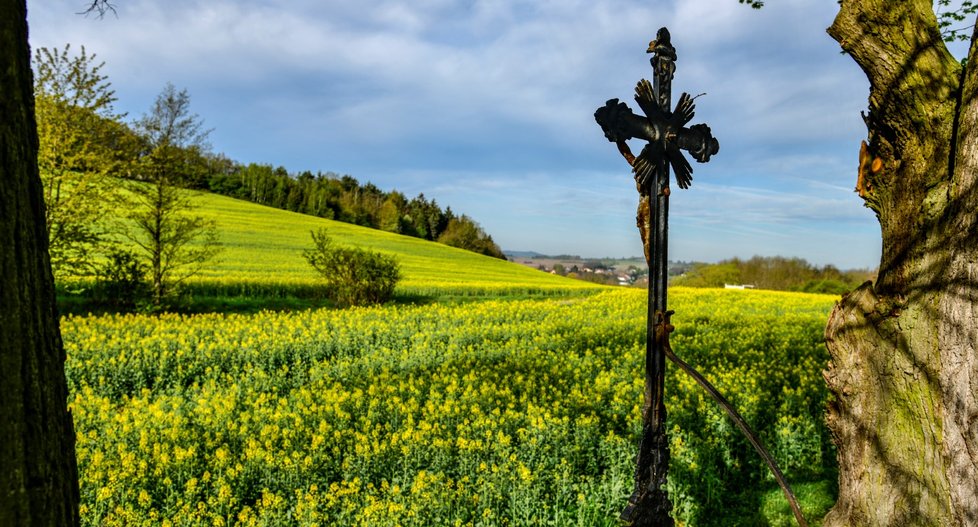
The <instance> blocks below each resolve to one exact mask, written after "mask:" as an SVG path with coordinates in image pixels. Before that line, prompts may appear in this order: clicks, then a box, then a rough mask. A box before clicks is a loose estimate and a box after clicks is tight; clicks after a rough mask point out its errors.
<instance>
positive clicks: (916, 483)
mask: <svg viewBox="0 0 978 527" xmlns="http://www.w3.org/2000/svg"><path fill="white" fill-rule="evenodd" d="M829 34H830V35H831V36H832V37H833V38H835V39H836V40H837V41H838V42H839V44H840V45H841V46H842V49H843V50H844V51H845V52H847V53H848V54H849V55H850V56H852V58H853V59H854V60H855V61H856V63H857V64H859V66H860V67H861V68H862V69H863V71H864V72H865V73H866V76H867V77H868V79H869V82H870V95H869V113H868V115H867V116H866V124H867V128H868V145H867V146H866V147H865V148H864V149H863V151H862V153H861V155H860V169H859V181H858V183H857V190H858V191H859V193H860V196H862V197H863V199H864V200H865V201H866V205H867V206H868V207H870V208H871V209H872V210H873V211H875V212H876V215H877V217H878V219H879V223H880V230H881V235H882V242H883V251H882V261H881V262H880V273H879V277H878V279H877V282H876V284H871V283H867V284H864V285H863V286H862V287H860V288H859V289H857V290H856V291H854V292H853V293H850V294H849V295H847V296H846V297H844V298H843V300H842V301H841V302H840V303H839V305H838V306H836V308H835V310H834V311H833V313H832V315H831V317H830V319H829V324H828V327H827V328H826V339H827V342H828V348H829V352H830V353H831V356H832V362H831V363H830V365H829V369H828V370H827V371H826V372H825V378H826V381H827V382H828V385H829V388H830V389H831V390H832V392H833V393H834V395H835V400H834V401H833V403H832V404H831V405H830V408H829V414H828V421H829V427H830V428H831V430H832V432H833V434H834V436H835V440H836V444H837V446H838V456H839V500H838V502H837V503H836V505H835V507H834V508H833V509H832V511H831V512H830V513H829V515H828V516H827V517H826V520H825V525H826V526H843V525H846V526H848V525H853V526H858V525H887V526H890V525H892V526H897V525H900V526H912V525H933V526H964V525H978V484H976V481H978V353H976V346H978V329H976V328H978V305H976V302H978V229H976V216H975V214H976V205H978V199H976V198H978V192H976V190H975V184H976V175H978V101H976V98H975V95H976V91H978V72H976V71H975V67H974V66H975V65H976V64H978V52H976V48H975V44H974V38H973V39H972V48H971V51H970V53H969V61H968V64H969V65H970V66H969V67H968V68H967V71H962V68H961V65H960V63H958V62H957V61H956V60H955V59H954V58H953V57H952V56H951V55H950V54H949V53H948V52H947V49H946V48H945V46H944V43H943V41H942V39H941V36H940V33H939V31H938V26H937V20H936V17H935V15H934V11H933V5H932V2H931V1H930V0H843V2H842V3H841V8H840V11H839V14H838V16H837V18H836V20H835V22H834V23H833V25H832V26H831V27H830V28H829Z"/></svg>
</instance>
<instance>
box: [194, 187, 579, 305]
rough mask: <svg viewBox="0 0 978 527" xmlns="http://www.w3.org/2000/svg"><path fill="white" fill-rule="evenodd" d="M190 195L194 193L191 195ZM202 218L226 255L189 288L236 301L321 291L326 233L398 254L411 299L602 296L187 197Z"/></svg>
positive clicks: (348, 230) (502, 268)
mask: <svg viewBox="0 0 978 527" xmlns="http://www.w3.org/2000/svg"><path fill="white" fill-rule="evenodd" d="M183 192H186V191H183ZM187 195H188V197H189V198H191V199H192V200H193V203H194V204H195V205H196V207H197V208H196V209H195V212H196V213H197V214H199V215H200V216H202V217H204V218H205V219H207V220H210V221H213V222H214V223H215V224H216V225H217V228H218V230H219V232H220V236H221V240H222V243H223V250H222V253H221V258H220V260H219V261H215V262H213V263H212V264H211V265H208V267H207V268H205V269H203V270H202V271H201V273H200V274H199V275H197V276H195V277H193V278H191V279H190V280H188V282H187V285H188V287H192V288H194V289H195V290H200V291H208V290H209V291H213V292H215V293H218V292H225V293H227V294H232V295H235V296H237V295H239V294H240V295H246V296H247V295H253V294H262V295H263V294H275V293H274V291H275V290H276V289H282V290H284V291H294V292H299V293H300V294H302V295H305V293H303V291H314V290H316V289H320V288H321V286H320V285H319V282H318V279H319V275H318V273H316V271H315V270H314V269H313V268H312V267H310V266H309V264H308V262H307V261H306V260H305V259H304V258H303V257H302V251H303V250H304V249H306V248H308V247H309V232H310V231H314V230H319V229H321V228H326V229H328V230H329V233H330V236H331V237H332V238H333V240H334V241H335V242H336V244H338V245H346V246H357V247H361V248H363V249H367V250H371V251H378V252H382V253H385V254H393V255H396V257H397V260H398V263H399V264H400V268H401V274H402V279H401V280H400V282H398V291H399V292H402V293H405V294H409V295H428V294H432V295H435V296H438V295H441V294H442V293H446V294H450V295H460V296H465V295H469V296H480V295H483V294H489V295H490V296H497V295H498V294H501V293H503V292H546V291H551V290H552V291H564V290H595V289H597V288H596V286H594V285H592V284H588V283H584V282H579V281H575V280H569V279H566V278H561V277H558V276H554V275H550V274H546V273H541V272H539V271H536V270H534V269H530V268H528V267H526V266H522V265H518V264H514V263H510V262H506V261H503V260H499V259H496V258H487V257H485V256H482V255H478V254H474V253H471V252H467V251H459V250H456V249H453V248H450V247H446V246H444V245H441V244H436V243H432V242H428V241H425V240H420V239H417V238H412V237H407V236H398V235H396V234H392V233H388V232H382V231H378V230H375V229H370V228H366V227H361V226H357V225H351V224H349V223H342V222H339V221H335V220H326V219H322V218H315V217H312V216H308V215H304V214H296V213H293V212H288V211H283V210H277V209H273V208H269V207H262V206H259V205H255V204H253V203H248V202H245V201H241V200H236V199H230V198H227V197H224V196H218V195H215V194H204V193H187Z"/></svg>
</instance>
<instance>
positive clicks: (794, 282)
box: [673, 256, 872, 295]
mask: <svg viewBox="0 0 978 527" xmlns="http://www.w3.org/2000/svg"><path fill="white" fill-rule="evenodd" d="M870 278H872V273H870V272H869V271H865V270H856V271H844V272H843V271H840V270H838V269H836V268H835V267H834V266H832V265H826V266H824V267H821V268H818V267H815V266H813V265H812V264H810V263H808V262H807V261H805V260H803V259H801V258H785V257H781V256H774V257H762V256H754V257H753V258H750V259H749V260H741V259H739V258H732V259H730V260H724V261H721V262H719V263H716V264H702V263H700V264H694V266H693V268H692V269H691V270H689V271H688V272H687V273H685V274H684V275H683V276H681V277H677V278H676V279H675V280H674V281H673V283H674V284H675V285H682V286H689V287H723V285H724V284H750V285H753V286H755V287H757V288H759V289H775V290H780V291H803V292H806V293H823V294H837V295H838V294H842V293H845V292H846V291H851V290H852V289H855V288H856V287H857V286H858V285H859V284H861V283H862V282H864V281H866V280H868V279H870Z"/></svg>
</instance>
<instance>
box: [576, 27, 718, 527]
mask: <svg viewBox="0 0 978 527" xmlns="http://www.w3.org/2000/svg"><path fill="white" fill-rule="evenodd" d="M647 52H648V53H652V59H651V63H652V71H653V74H654V77H653V82H652V83H650V82H649V81H647V80H645V79H642V80H640V81H639V82H638V85H637V86H636V87H635V102H637V103H638V105H639V107H640V108H641V109H642V111H643V112H644V113H645V116H641V115H636V114H635V113H633V112H632V110H631V109H630V108H629V107H628V105H626V104H625V103H623V102H618V99H611V100H609V101H608V102H607V103H606V104H605V105H604V106H603V107H601V108H598V110H597V111H596V112H594V118H595V120H596V121H597V122H598V124H599V125H601V129H602V130H603V131H604V135H605V137H607V138H608V140H609V141H611V142H614V143H616V144H617V145H618V150H619V151H620V152H621V154H622V155H623V156H624V157H625V159H626V160H627V161H628V163H629V164H630V165H631V166H632V172H633V173H634V175H635V184H636V187H637V188H638V192H639V196H640V198H639V210H638V227H639V232H640V233H641V235H642V242H643V245H644V247H645V258H646V261H647V262H648V264H649V307H648V324H647V327H646V351H645V404H644V407H643V410H642V417H643V423H642V440H641V443H640V445H639V451H638V456H637V458H636V468H635V491H634V493H633V494H632V496H631V498H629V500H628V505H627V506H626V507H625V510H624V511H623V512H622V513H621V519H622V520H624V521H625V522H627V523H628V524H629V525H635V526H645V525H650V526H651V525H655V526H670V527H671V526H673V525H675V522H674V521H673V520H672V518H671V517H670V515H669V512H670V510H671V509H672V503H671V502H670V501H669V497H668V495H667V494H666V491H665V483H666V473H667V471H668V468H669V440H668V437H667V436H666V428H665V421H666V408H665V402H664V399H663V387H664V381H665V352H666V351H665V350H666V348H667V347H668V338H669V332H670V331H672V329H673V328H672V326H671V325H670V323H669V316H670V315H671V314H672V312H671V311H668V310H667V307H666V287H667V282H668V267H669V262H668V259H667V242H668V238H667V235H668V229H669V226H668V221H669V167H670V166H671V167H672V169H673V171H674V172H675V174H676V183H677V184H678V185H679V187H680V188H683V189H685V188H689V184H690V182H691V181H692V173H693V169H692V167H691V166H690V164H689V162H688V161H687V160H686V158H685V157H684V156H683V153H682V151H681V150H686V151H688V152H689V153H690V155H692V156H693V159H696V160H697V161H698V162H700V163H705V162H707V161H709V160H710V156H712V155H714V154H716V153H717V152H718V151H719V149H720V144H719V143H718V142H717V140H716V139H714V137H713V135H712V134H711V132H710V127H709V126H707V125H705V124H697V125H694V126H690V127H686V124H687V123H689V121H690V120H691V119H692V118H693V109H694V105H693V99H694V98H692V97H690V96H689V94H687V93H683V94H682V95H681V96H680V97H679V103H678V104H677V105H676V109H675V110H674V111H670V107H671V105H672V101H671V97H672V95H671V91H672V77H673V74H674V73H675V71H676V64H675V61H676V48H674V47H673V46H672V43H671V41H670V37H669V30H668V29H666V28H662V29H660V30H659V31H658V32H657V33H656V37H655V40H653V41H652V42H651V43H650V44H649V48H648V50H647ZM632 138H635V139H643V140H645V141H647V144H646V145H645V147H644V148H642V152H641V153H640V154H639V155H638V157H635V156H634V155H632V152H631V150H630V149H629V147H628V144H627V143H626V142H625V141H626V140H628V139H632ZM670 351H671V350H670Z"/></svg>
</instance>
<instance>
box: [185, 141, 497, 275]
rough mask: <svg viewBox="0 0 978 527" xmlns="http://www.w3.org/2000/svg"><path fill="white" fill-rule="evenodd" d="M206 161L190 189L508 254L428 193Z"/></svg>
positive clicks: (217, 159)
mask: <svg viewBox="0 0 978 527" xmlns="http://www.w3.org/2000/svg"><path fill="white" fill-rule="evenodd" d="M201 162H202V163H204V164H205V165H209V167H210V168H209V169H208V170H202V171H197V177H195V178H193V179H191V180H188V181H187V186H189V187H190V188H195V189H200V190H207V191H209V192H213V193H216V194H222V195H225V196H230V197H233V198H238V199H243V200H247V201H251V202H253V203H258V204H260V205H267V206H269V207H275V208H279V209H284V210H290V211H293V212H299V213H302V214H309V215H311V216H318V217H320V218H326V219H332V220H337V221H342V222H345V223H353V224H355V225H362V226H364V227H370V228H373V229H379V230H383V231H387V232H393V233H397V234H403V235H405V236H413V237H416V238H422V239H425V240H430V241H436V242H441V243H444V244H446V245H450V246H452V247H458V248H460V249H465V250H469V251H473V252H476V253H480V254H485V255H487V256H492V257H495V258H502V259H505V258H506V257H505V256H504V255H503V252H502V250H501V249H500V248H499V246H498V245H497V244H496V243H495V242H494V241H493V239H492V236H490V235H489V234H487V233H486V232H485V231H484V230H483V229H482V227H481V226H480V225H479V224H478V223H477V222H476V221H475V220H473V219H472V218H470V217H469V216H467V215H465V214H462V215H456V214H455V213H454V212H453V211H452V208H451V207H447V208H445V209H442V208H441V207H440V206H439V205H438V203H437V202H436V201H435V200H433V199H432V200H429V199H427V198H426V197H425V195H424V193H420V194H418V195H417V196H415V197H414V198H411V199H408V198H407V197H406V196H405V195H404V194H403V193H401V192H399V191H397V190H393V191H389V192H385V191H383V190H381V189H379V188H378V187H377V186H376V185H374V184H373V183H369V182H368V183H365V184H361V183H360V182H359V181H358V180H357V179H356V178H354V177H352V176H349V175H343V176H340V175H338V174H336V173H334V172H325V173H323V172H318V171H317V172H316V173H315V174H313V173H312V172H311V171H308V170H306V171H303V172H300V173H298V174H290V173H289V172H288V171H287V170H286V169H285V168H283V167H277V168H273V167H272V166H271V165H268V164H258V163H248V164H241V163H237V162H234V161H232V160H230V159H227V158H225V157H224V156H220V155H216V156H215V155H211V156H206V157H205V158H203V159H202V160H201Z"/></svg>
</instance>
